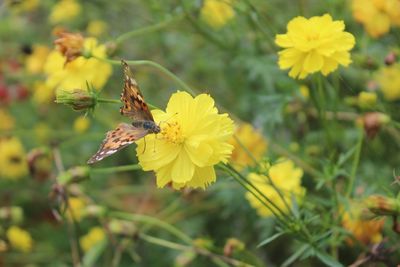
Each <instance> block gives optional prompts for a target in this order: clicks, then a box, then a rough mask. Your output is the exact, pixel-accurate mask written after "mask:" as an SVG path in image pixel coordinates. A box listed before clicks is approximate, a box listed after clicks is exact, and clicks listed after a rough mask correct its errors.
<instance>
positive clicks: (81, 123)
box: [74, 116, 90, 133]
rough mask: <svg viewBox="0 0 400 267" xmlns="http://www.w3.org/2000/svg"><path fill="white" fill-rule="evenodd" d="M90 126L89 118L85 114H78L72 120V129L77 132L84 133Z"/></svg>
mask: <svg viewBox="0 0 400 267" xmlns="http://www.w3.org/2000/svg"><path fill="white" fill-rule="evenodd" d="M89 126H90V120H89V118H88V117H86V116H79V117H78V118H76V119H75V121H74V131H75V132H77V133H84V132H86V131H87V129H88V128H89Z"/></svg>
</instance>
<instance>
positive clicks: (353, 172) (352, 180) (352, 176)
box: [346, 130, 364, 197]
mask: <svg viewBox="0 0 400 267" xmlns="http://www.w3.org/2000/svg"><path fill="white" fill-rule="evenodd" d="M363 139H364V133H363V131H362V130H359V137H358V142H357V147H356V152H355V155H354V160H353V166H352V168H351V174H350V180H349V184H348V187H347V192H346V197H351V194H352V193H353V187H354V183H355V180H356V172H357V168H358V165H359V163H360V156H361V148H362V143H363Z"/></svg>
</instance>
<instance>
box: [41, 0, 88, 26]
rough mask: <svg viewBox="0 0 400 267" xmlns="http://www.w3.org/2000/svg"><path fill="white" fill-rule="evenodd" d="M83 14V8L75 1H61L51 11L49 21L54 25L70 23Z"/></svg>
mask: <svg viewBox="0 0 400 267" xmlns="http://www.w3.org/2000/svg"><path fill="white" fill-rule="evenodd" d="M80 12H81V6H80V5H79V3H78V2H77V1H75V0H61V1H59V2H58V3H57V4H55V5H54V7H53V9H52V10H51V13H50V16H49V21H50V23H52V24H56V23H60V22H64V21H70V20H72V19H73V18H75V17H76V16H78V15H79V13H80Z"/></svg>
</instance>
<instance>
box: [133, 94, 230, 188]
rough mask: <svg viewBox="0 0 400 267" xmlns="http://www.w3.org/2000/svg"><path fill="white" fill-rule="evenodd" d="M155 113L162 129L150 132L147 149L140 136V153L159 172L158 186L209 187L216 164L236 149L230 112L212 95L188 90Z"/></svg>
mask: <svg viewBox="0 0 400 267" xmlns="http://www.w3.org/2000/svg"><path fill="white" fill-rule="evenodd" d="M152 113H153V116H154V119H155V121H156V123H160V124H161V125H160V126H161V133H160V134H158V136H156V135H154V134H151V135H148V136H146V144H147V147H146V149H145V141H144V140H143V139H141V140H139V141H138V142H137V143H138V146H137V149H136V153H137V156H138V158H139V163H140V165H141V166H142V167H143V170H146V171H149V170H154V171H155V172H156V175H157V186H158V187H164V186H165V185H167V184H169V183H172V186H173V187H174V188H176V189H179V188H182V187H193V188H196V187H200V188H205V187H206V186H207V185H209V184H211V183H213V182H215V180H216V176H215V170H214V165H215V164H217V163H219V162H221V161H222V162H227V160H228V157H229V156H230V154H231V152H232V149H233V146H232V145H230V144H229V143H228V140H229V138H230V137H231V136H232V134H233V121H232V120H231V119H230V118H229V117H228V114H218V110H217V109H216V108H215V107H214V100H213V99H212V98H211V97H210V96H209V95H206V94H201V95H198V96H196V97H195V98H193V97H192V96H191V95H189V94H188V93H186V92H177V93H175V94H173V95H172V96H171V98H170V100H169V102H168V105H167V108H166V111H165V112H163V111H161V110H153V112H152ZM143 151H144V152H143Z"/></svg>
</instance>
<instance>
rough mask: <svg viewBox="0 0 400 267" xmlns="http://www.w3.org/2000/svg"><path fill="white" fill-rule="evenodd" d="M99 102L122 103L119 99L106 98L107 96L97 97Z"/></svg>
mask: <svg viewBox="0 0 400 267" xmlns="http://www.w3.org/2000/svg"><path fill="white" fill-rule="evenodd" d="M97 102H98V103H113V104H121V100H117V99H106V98H97Z"/></svg>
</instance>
